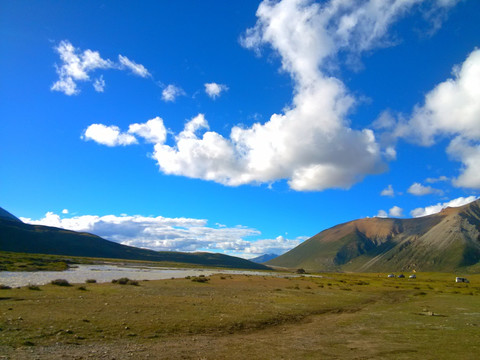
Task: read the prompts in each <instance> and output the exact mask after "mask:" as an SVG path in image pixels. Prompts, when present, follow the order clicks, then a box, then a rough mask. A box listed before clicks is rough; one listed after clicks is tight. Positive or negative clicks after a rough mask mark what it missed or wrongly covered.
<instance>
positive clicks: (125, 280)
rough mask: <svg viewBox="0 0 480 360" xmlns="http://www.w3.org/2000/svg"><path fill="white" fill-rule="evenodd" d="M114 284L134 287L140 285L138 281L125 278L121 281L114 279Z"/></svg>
mask: <svg viewBox="0 0 480 360" xmlns="http://www.w3.org/2000/svg"><path fill="white" fill-rule="evenodd" d="M112 283H113V284H119V285H134V286H138V285H139V283H138V281H137V280H130V279H129V278H127V277H123V278H120V279H113V280H112Z"/></svg>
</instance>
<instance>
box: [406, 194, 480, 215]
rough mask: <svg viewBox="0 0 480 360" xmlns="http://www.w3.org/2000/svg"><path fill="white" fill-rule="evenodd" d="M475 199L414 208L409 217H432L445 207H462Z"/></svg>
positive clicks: (461, 198)
mask: <svg viewBox="0 0 480 360" xmlns="http://www.w3.org/2000/svg"><path fill="white" fill-rule="evenodd" d="M477 199H478V197H476V196H468V197H459V198H457V199H453V200H451V201H448V202H444V203H438V204H437V205H431V206H427V207H424V208H416V209H414V210H412V211H410V215H412V216H413V217H421V216H427V215H432V214H436V213H439V212H440V211H442V210H443V209H445V208H447V207H459V206H463V205H466V204H469V203H471V202H472V201H475V200H477Z"/></svg>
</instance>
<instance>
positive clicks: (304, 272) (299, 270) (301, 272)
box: [296, 268, 307, 274]
mask: <svg viewBox="0 0 480 360" xmlns="http://www.w3.org/2000/svg"><path fill="white" fill-rule="evenodd" d="M296 273H297V274H306V273H307V272H306V271H305V269H303V268H300V269H297V271H296Z"/></svg>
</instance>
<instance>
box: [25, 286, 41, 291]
mask: <svg viewBox="0 0 480 360" xmlns="http://www.w3.org/2000/svg"><path fill="white" fill-rule="evenodd" d="M28 290H35V291H40V288H39V287H38V286H37V285H28Z"/></svg>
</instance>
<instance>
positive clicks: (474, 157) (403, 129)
mask: <svg viewBox="0 0 480 360" xmlns="http://www.w3.org/2000/svg"><path fill="white" fill-rule="evenodd" d="M478 99H480V50H479V49H477V50H474V51H473V52H472V53H470V55H468V57H467V59H466V60H465V61H464V62H463V64H462V65H460V66H455V67H454V68H453V77H452V78H450V79H448V80H446V81H444V82H442V83H440V84H439V85H437V86H436V87H435V88H434V89H433V90H431V91H430V92H429V93H427V95H426V96H425V102H424V104H423V105H417V106H416V107H415V109H414V111H413V114H412V116H411V118H410V119H409V121H405V122H401V123H400V124H399V125H398V127H397V129H396V133H397V136H400V137H404V138H406V139H410V140H414V141H416V142H418V143H420V144H422V145H425V146H431V145H433V144H434V143H435V142H436V141H437V140H438V139H442V138H445V137H447V138H451V139H452V140H451V142H450V145H449V146H448V148H447V152H448V153H449V155H451V156H452V157H453V158H454V159H456V160H458V161H460V162H462V165H463V167H462V168H461V170H460V171H461V172H460V176H459V177H458V178H457V179H454V181H453V184H454V185H456V186H461V187H468V188H480V177H479V176H478V174H479V170H480V101H478Z"/></svg>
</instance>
